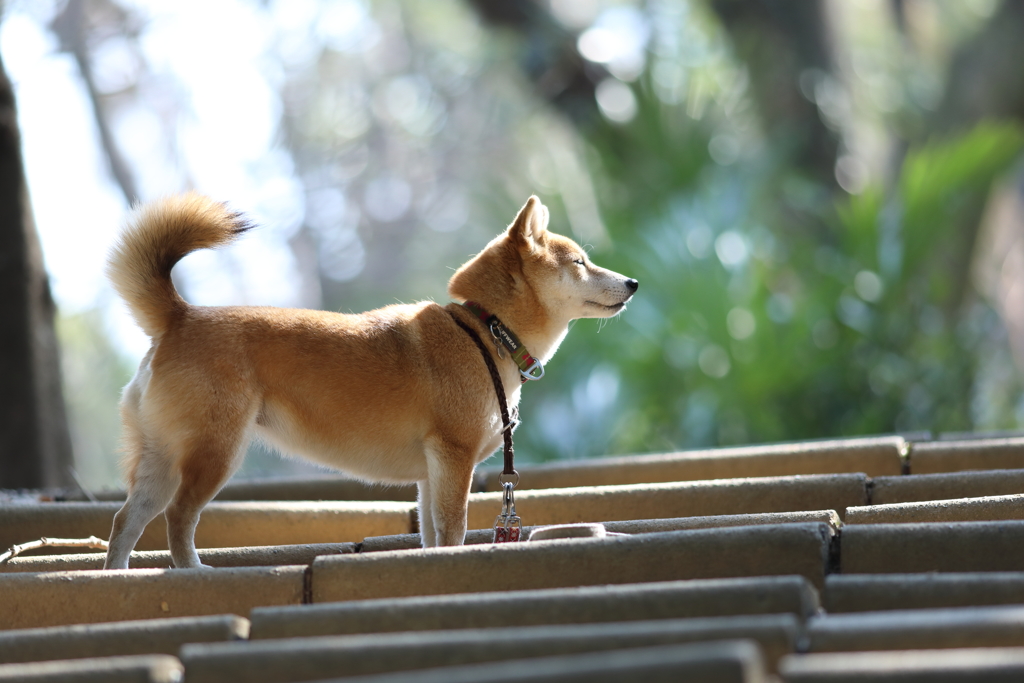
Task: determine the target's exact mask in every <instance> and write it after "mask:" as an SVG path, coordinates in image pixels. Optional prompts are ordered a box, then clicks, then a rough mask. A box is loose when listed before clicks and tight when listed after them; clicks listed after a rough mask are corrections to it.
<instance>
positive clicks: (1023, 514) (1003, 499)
mask: <svg viewBox="0 0 1024 683" xmlns="http://www.w3.org/2000/svg"><path fill="white" fill-rule="evenodd" d="M1002 519H1024V494H1021V493H1016V494H1012V495H1009V496H985V497H982V498H956V499H952V500H929V501H921V502H915V503H890V504H888V505H868V506H864V507H850V508H847V509H846V523H847V524H912V523H920V522H987V521H996V520H1002Z"/></svg>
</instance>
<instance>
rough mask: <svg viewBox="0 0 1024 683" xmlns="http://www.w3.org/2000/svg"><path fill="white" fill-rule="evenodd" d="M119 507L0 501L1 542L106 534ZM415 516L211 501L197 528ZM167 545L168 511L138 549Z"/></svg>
mask: <svg viewBox="0 0 1024 683" xmlns="http://www.w3.org/2000/svg"><path fill="white" fill-rule="evenodd" d="M118 509H120V504H118V503H43V504H40V505H6V506H0V548H5V549H6V548H9V547H10V546H12V545H14V544H16V543H24V542H25V541H32V540H36V539H38V538H42V537H44V536H49V537H53V538H85V537H88V536H98V537H100V538H107V537H108V536H109V535H110V527H111V524H112V523H113V520H114V513H116V512H117V511H118ZM414 518H415V506H414V505H413V504H412V503H402V502H388V501H376V502H370V503H366V502H344V503H337V502H334V503H332V502H322V503H314V502H289V503H281V502H270V503H266V502H264V503H211V504H210V505H208V506H206V508H205V509H204V510H203V515H202V518H201V519H200V522H199V527H198V528H197V529H196V545H197V546H199V547H201V548H234V547H240V546H250V545H262V546H266V545H289V544H301V543H343V542H352V541H361V540H363V539H364V538H365V537H367V536H384V535H387V534H401V533H409V532H411V531H414V530H415V526H414ZM492 521H493V520H492ZM166 548H167V531H166V527H165V525H164V517H163V515H158V516H157V518H156V519H154V520H153V521H152V522H151V523H150V524H149V526H147V527H146V531H145V532H144V533H143V535H142V538H141V539H139V543H138V545H137V546H136V549H137V550H165V549H166ZM50 554H66V551H60V550H56V551H54V552H53V553H50Z"/></svg>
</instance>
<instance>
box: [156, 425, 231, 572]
mask: <svg viewBox="0 0 1024 683" xmlns="http://www.w3.org/2000/svg"><path fill="white" fill-rule="evenodd" d="M206 437H207V438H204V439H202V440H200V439H196V440H195V441H194V442H193V445H192V447H190V448H189V449H188V451H187V452H186V454H185V457H184V458H182V460H181V463H180V471H181V483H180V485H179V486H178V490H177V492H176V493H175V494H174V499H173V500H172V501H171V504H170V505H168V506H167V509H166V510H165V511H164V517H165V518H166V519H167V547H168V548H170V550H171V559H172V560H174V566H175V567H179V568H195V567H204V566H207V565H204V564H203V563H202V562H200V560H199V553H197V552H196V541H195V534H196V526H197V525H198V524H199V514H200V513H201V512H202V511H203V508H204V507H205V506H206V504H207V503H209V502H210V501H211V500H213V497H214V496H216V495H217V492H218V491H220V490H221V488H222V487H223V486H224V484H225V482H227V480H228V478H229V477H230V476H231V474H232V473H233V472H234V471H235V469H236V468H237V465H238V464H240V462H241V456H242V454H243V451H244V447H245V445H246V441H247V440H246V439H245V438H244V437H245V429H244V428H240V429H237V430H236V431H235V433H234V434H232V435H230V436H226V435H225V434H218V435H216V436H215V435H212V434H211V435H206Z"/></svg>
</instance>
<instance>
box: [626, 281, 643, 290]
mask: <svg viewBox="0 0 1024 683" xmlns="http://www.w3.org/2000/svg"><path fill="white" fill-rule="evenodd" d="M639 286H640V283H639V282H637V281H636V280H634V279H633V278H630V279H628V280H626V289H628V290H629V291H631V292H635V291H636V288H637V287H639Z"/></svg>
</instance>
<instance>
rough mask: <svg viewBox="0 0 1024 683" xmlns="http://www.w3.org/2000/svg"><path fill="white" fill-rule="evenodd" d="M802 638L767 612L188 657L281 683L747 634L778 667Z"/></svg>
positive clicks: (424, 634)
mask: <svg viewBox="0 0 1024 683" xmlns="http://www.w3.org/2000/svg"><path fill="white" fill-rule="evenodd" d="M797 636H798V622H797V620H796V618H795V617H794V616H793V615H788V614H787V615H761V616H745V617H719V618H708V619H679V620H664V621H656V622H645V621H635V622H627V623H604V624H574V625H559V626H530V627H521V628H497V629H460V630H452V631H421V632H415V633H388V634H372V635H352V636H321V637H314V638H289V639H287V640H261V641H250V642H236V643H203V644H196V645H186V646H184V647H183V648H182V649H181V660H182V663H183V664H184V665H185V673H186V677H187V679H188V681H189V683H214V682H217V683H219V682H221V681H226V680H229V681H232V682H233V683H257V682H259V683H275V682H283V681H302V680H317V679H321V678H331V677H336V676H358V675H368V674H376V673H386V672H393V671H402V670H415V669H425V668H430V667H438V666H452V665H463V664H473V663H481V662H490V661H501V660H509V659H515V660H521V659H527V658H531V657H543V656H552V655H566V654H577V653H585V652H602V651H607V650H616V649H628V648H636V647H649V646H654V645H673V644H675V645H680V644H685V643H694V642H713V641H716V640H732V639H737V638H739V639H747V640H753V641H755V642H756V643H758V645H759V647H760V649H761V652H762V653H763V655H764V661H765V664H766V666H767V668H768V669H770V670H771V669H774V664H775V662H777V661H778V659H779V658H781V657H782V656H784V655H785V654H788V653H790V652H793V650H794V648H795V646H796V639H797Z"/></svg>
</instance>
